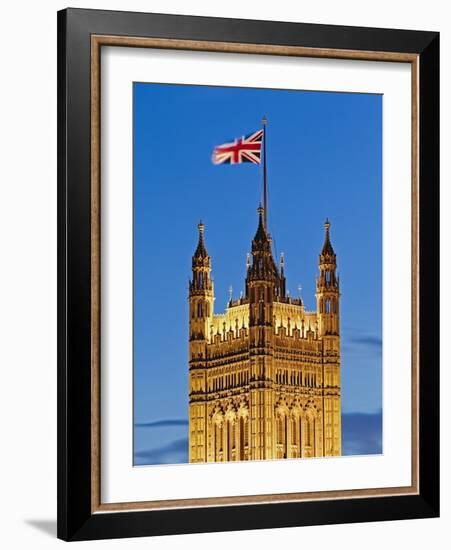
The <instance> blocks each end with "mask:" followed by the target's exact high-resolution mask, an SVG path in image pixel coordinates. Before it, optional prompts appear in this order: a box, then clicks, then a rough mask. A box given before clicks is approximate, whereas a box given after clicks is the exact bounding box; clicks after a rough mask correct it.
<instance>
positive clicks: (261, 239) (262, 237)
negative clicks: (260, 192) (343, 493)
mask: <svg viewBox="0 0 451 550" xmlns="http://www.w3.org/2000/svg"><path fill="white" fill-rule="evenodd" d="M257 212H258V227H257V232H256V233H255V237H254V240H253V242H252V249H253V250H255V249H256V248H258V245H264V244H268V245H269V237H268V233H267V232H266V229H265V226H264V222H263V212H264V210H263V207H262V205H261V203H260V204H259V206H258V209H257ZM254 245H255V246H254Z"/></svg>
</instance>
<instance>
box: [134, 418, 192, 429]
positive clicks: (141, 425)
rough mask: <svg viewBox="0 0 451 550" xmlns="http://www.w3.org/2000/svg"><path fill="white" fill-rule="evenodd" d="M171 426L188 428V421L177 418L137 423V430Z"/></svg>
mask: <svg viewBox="0 0 451 550" xmlns="http://www.w3.org/2000/svg"><path fill="white" fill-rule="evenodd" d="M171 426H188V420H186V419H185V418H175V419H167V420H154V421H151V422H136V423H135V428H163V427H171Z"/></svg>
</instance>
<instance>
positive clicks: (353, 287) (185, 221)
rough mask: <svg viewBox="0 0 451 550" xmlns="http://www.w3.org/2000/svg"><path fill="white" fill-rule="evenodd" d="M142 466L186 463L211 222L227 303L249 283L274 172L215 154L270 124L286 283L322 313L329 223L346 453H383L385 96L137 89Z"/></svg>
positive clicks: (137, 405)
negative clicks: (196, 305)
mask: <svg viewBox="0 0 451 550" xmlns="http://www.w3.org/2000/svg"><path fill="white" fill-rule="evenodd" d="M133 102H134V413H135V448H134V458H135V463H136V464H151V463H167V462H184V461H186V449H187V443H186V442H187V422H186V420H187V411H188V392H187V387H188V364H187V351H188V339H187V331H188V328H187V327H188V324H187V320H188V315H187V295H188V291H187V285H188V278H189V277H190V269H191V256H192V254H193V252H194V249H195V247H196V244H197V224H198V222H199V219H202V220H203V222H204V223H205V239H206V244H207V249H208V251H209V254H210V256H211V258H212V268H213V275H214V279H215V292H216V303H215V311H216V312H220V311H222V310H223V309H224V307H225V304H226V301H227V297H228V295H229V290H228V289H229V287H230V286H232V288H233V293H234V296H236V297H237V296H239V293H240V291H241V290H243V287H244V277H245V260H246V253H247V252H249V250H250V245H251V240H252V237H253V235H254V233H255V230H256V227H257V213H256V209H257V206H258V202H259V200H260V198H261V182H262V171H261V167H260V166H256V165H250V164H245V165H239V166H230V165H221V166H214V165H213V164H212V162H211V152H212V149H213V147H214V146H215V145H218V144H221V143H224V142H226V141H229V140H230V139H233V138H235V137H238V136H241V135H243V134H247V133H251V132H252V131H254V130H256V129H258V128H260V127H261V118H262V116H263V114H265V115H266V117H267V118H268V129H267V137H268V139H267V158H268V196H269V208H268V223H269V230H270V232H271V234H272V236H273V239H274V244H275V252H276V253H277V256H278V255H279V254H280V252H284V254H285V271H286V275H287V288H288V289H289V290H290V292H291V294H292V295H294V296H296V295H297V294H298V286H299V285H302V297H303V299H304V302H305V304H306V307H307V308H308V309H314V308H315V297H314V293H315V277H316V275H317V271H318V254H319V251H320V249H321V246H322V242H323V235H324V226H323V224H324V220H325V218H326V217H328V218H329V219H330V220H331V223H332V226H331V238H332V244H333V246H334V248H335V251H336V253H337V260H338V271H339V275H340V282H341V292H342V297H341V336H342V340H341V341H342V409H343V450H344V453H346V454H368V453H378V452H381V410H382V389H381V383H382V365H381V361H382V310H381V301H382V300H381V299H382V225H381V224H382V126H381V125H382V96H380V95H371V94H348V93H330V92H305V91H287V90H266V89H249V88H248V89H243V88H225V87H207V86H178V85H163V84H147V83H135V84H134V88H133Z"/></svg>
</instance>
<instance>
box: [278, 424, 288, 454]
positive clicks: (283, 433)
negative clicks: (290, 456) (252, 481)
mask: <svg viewBox="0 0 451 550" xmlns="http://www.w3.org/2000/svg"><path fill="white" fill-rule="evenodd" d="M277 446H278V449H277V450H278V453H277V454H278V458H287V418H286V416H285V415H282V414H281V415H278V416H277Z"/></svg>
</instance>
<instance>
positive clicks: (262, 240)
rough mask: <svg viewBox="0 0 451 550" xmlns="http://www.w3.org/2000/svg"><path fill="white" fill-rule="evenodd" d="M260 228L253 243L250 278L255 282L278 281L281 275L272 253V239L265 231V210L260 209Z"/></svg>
mask: <svg viewBox="0 0 451 550" xmlns="http://www.w3.org/2000/svg"><path fill="white" fill-rule="evenodd" d="M257 211H258V228H257V232H256V233H255V237H254V239H253V241H252V266H251V267H250V268H249V269H248V277H249V278H251V279H254V280H256V279H257V280H262V279H265V280H277V281H279V278H280V275H279V272H278V269H277V266H276V264H275V262H274V259H273V256H272V251H271V239H270V237H269V235H268V233H267V232H266V230H265V226H264V221H263V212H264V210H263V208H262V205H261V204H260V205H259V207H258V210H257Z"/></svg>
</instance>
